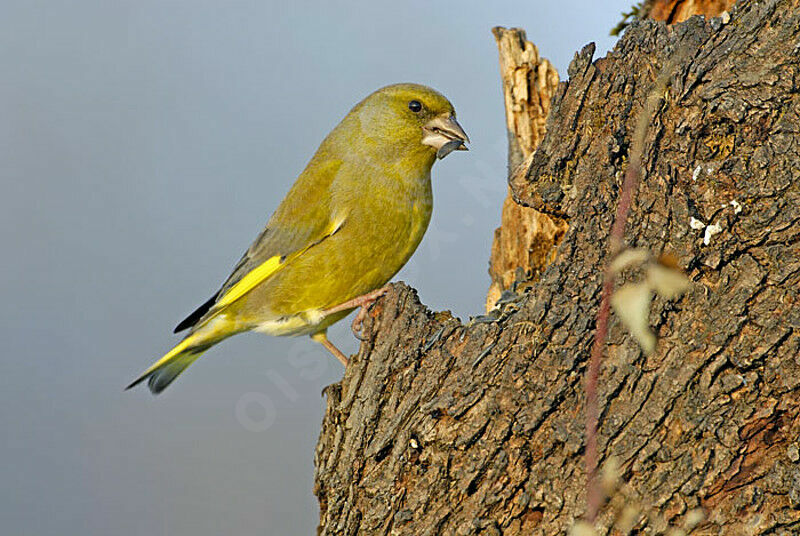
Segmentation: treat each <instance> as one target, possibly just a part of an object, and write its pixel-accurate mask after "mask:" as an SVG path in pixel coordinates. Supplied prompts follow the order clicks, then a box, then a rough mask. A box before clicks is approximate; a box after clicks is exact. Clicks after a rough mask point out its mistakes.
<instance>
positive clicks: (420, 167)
mask: <svg viewBox="0 0 800 536" xmlns="http://www.w3.org/2000/svg"><path fill="white" fill-rule="evenodd" d="M468 141H469V138H468V137H467V134H466V133H465V132H464V130H463V129H462V128H461V126H460V125H459V124H458V122H457V121H456V113H455V110H454V109H453V105H452V104H450V101H448V100H447V99H446V98H445V97H444V96H443V95H442V94H440V93H439V92H437V91H435V90H433V89H431V88H429V87H426V86H422V85H417V84H396V85H391V86H387V87H384V88H382V89H379V90H377V91H375V92H374V93H372V94H371V95H369V96H368V97H366V98H365V99H364V100H362V101H361V102H360V103H358V104H357V105H356V106H355V107H354V108H353V109H352V110H351V111H350V112H349V113H348V114H347V116H346V117H345V118H344V119H343V120H342V121H341V123H339V124H338V125H337V126H336V128H334V129H333V131H331V133H330V134H328V136H327V137H326V138H325V140H324V141H323V142H322V144H321V145H320V147H319V149H318V150H317V152H316V154H315V155H314V156H313V157H312V158H311V161H310V162H309V163H308V165H307V166H306V168H305V170H304V171H303V172H302V173H301V174H300V176H299V177H298V178H297V180H296V181H295V183H294V185H293V186H292V188H291V189H290V190H289V193H288V194H286V197H285V198H284V199H283V201H282V202H281V204H280V206H278V209H277V210H276V211H275V213H274V214H273V215H272V217H271V218H270V220H269V222H268V223H267V226H266V227H265V228H264V230H263V231H262V232H261V234H260V235H259V236H258V238H257V239H256V240H255V242H253V244H252V245H251V246H250V248H249V249H248V250H247V251H246V252H245V254H244V256H243V257H242V258H241V260H240V261H239V263H238V264H237V265H236V267H235V268H234V269H233V273H231V275H230V276H229V277H228V279H227V280H226V281H225V283H224V284H223V285H222V287H221V288H220V289H219V291H217V292H216V293H215V294H214V295H213V296H212V297H211V299H209V300H208V301H207V302H206V303H204V304H203V305H201V306H200V307H199V308H198V309H197V310H196V311H194V312H193V313H192V314H190V315H189V316H188V317H187V318H186V319H185V320H183V321H182V322H181V323H180V324H178V326H177V327H176V328H175V332H176V333H177V332H179V331H183V330H186V329H188V330H189V331H188V335H186V337H185V338H184V339H183V340H182V341H181V342H180V343H179V344H178V345H177V346H175V347H174V348H173V349H172V350H170V351H169V352H168V353H167V354H166V355H165V356H164V357H162V358H161V359H160V360H158V361H157V362H156V363H154V364H153V365H152V366H151V367H150V368H148V369H147V370H146V371H145V372H144V373H143V374H142V375H141V376H140V377H139V378H138V379H137V380H136V381H134V382H133V383H131V384H130V385H129V386H128V388H131V387H133V386H135V385H137V384H139V383H140V382H142V381H144V380H148V385H149V387H150V390H151V391H152V392H153V393H160V392H161V391H163V390H164V389H165V388H166V387H167V386H168V385H169V384H170V383H171V382H172V381H173V380H174V379H175V378H176V377H177V376H178V375H179V374H180V373H181V372H183V371H184V370H185V369H186V367H188V366H189V365H191V364H192V363H193V362H194V361H195V360H196V359H197V358H199V357H200V356H201V355H202V353H203V352H204V351H205V350H207V349H208V348H210V347H211V346H213V345H215V344H217V343H218V342H220V341H222V340H224V339H226V338H228V337H230V336H232V335H236V334H237V333H241V332H244V331H259V332H263V333H267V334H270V335H310V336H311V338H312V339H314V340H315V341H317V342H320V343H321V344H323V345H324V346H325V347H326V348H327V349H328V350H330V351H331V353H333V354H334V355H335V356H336V357H337V358H338V359H339V360H340V361H341V362H342V363H343V364H344V365H347V358H346V357H345V356H344V354H342V352H341V351H339V350H338V349H337V348H336V347H335V346H334V345H333V344H332V343H331V342H330V341H329V340H328V339H327V337H326V330H327V328H328V326H330V325H331V324H333V323H334V322H336V321H338V320H340V319H342V318H343V317H344V316H346V315H347V314H348V313H350V312H351V311H353V310H354V309H355V308H357V307H361V311H360V312H359V315H358V316H357V317H356V320H355V321H354V330H357V328H358V327H359V325H360V321H361V319H362V317H363V314H364V312H365V310H366V307H367V306H368V305H369V304H370V303H371V302H372V301H374V300H375V299H376V298H377V297H378V296H379V295H380V294H381V293H382V292H383V288H382V287H383V286H384V285H385V284H386V283H387V282H388V281H389V280H390V279H391V278H392V276H394V274H396V273H397V272H398V271H399V270H400V268H402V267H403V265H405V263H406V262H407V261H408V259H409V258H410V257H411V255H412V253H414V250H415V249H416V248H417V246H418V245H419V243H420V240H422V236H423V234H424V233H425V230H426V229H427V227H428V222H429V221H430V218H431V210H432V206H433V197H432V195H431V167H432V166H433V163H434V162H435V161H436V159H437V157H438V158H444V157H445V156H446V155H447V154H449V153H450V152H452V151H454V150H466V146H465V145H464V144H465V143H466V142H468Z"/></svg>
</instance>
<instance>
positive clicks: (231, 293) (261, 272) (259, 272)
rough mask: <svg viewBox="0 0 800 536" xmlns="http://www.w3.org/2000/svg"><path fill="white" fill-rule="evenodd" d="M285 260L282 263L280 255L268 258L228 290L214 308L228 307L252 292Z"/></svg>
mask: <svg viewBox="0 0 800 536" xmlns="http://www.w3.org/2000/svg"><path fill="white" fill-rule="evenodd" d="M285 260H286V259H283V261H282V260H281V256H280V255H275V256H274V257H270V258H269V259H267V260H266V261H264V262H262V263H261V264H259V265H258V266H256V267H255V268H253V269H252V270H250V271H249V272H248V273H247V275H245V276H244V277H243V278H242V279H241V280H240V281H239V282H237V283H236V284H235V285H233V286H232V287H231V288H230V290H228V292H226V293H225V295H223V296H222V297H221V298H220V300H219V301H218V302H217V303H215V304H214V308H215V309H218V308H220V307H225V306H226V305H230V304H231V303H233V302H235V301H236V300H238V299H239V298H241V297H242V296H244V295H245V294H247V293H248V292H250V291H251V290H253V288H254V287H255V286H256V285H258V284H259V283H261V282H262V281H264V280H265V279H266V278H268V277H269V276H271V275H272V274H273V273H275V272H276V271H277V270H278V269H279V268H280V267H281V265H283V263H284V262H285Z"/></svg>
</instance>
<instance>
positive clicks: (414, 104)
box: [408, 100, 422, 113]
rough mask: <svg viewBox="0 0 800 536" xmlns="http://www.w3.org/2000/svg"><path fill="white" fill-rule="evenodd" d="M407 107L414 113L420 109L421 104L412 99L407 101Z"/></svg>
mask: <svg viewBox="0 0 800 536" xmlns="http://www.w3.org/2000/svg"><path fill="white" fill-rule="evenodd" d="M408 109H409V110H411V111H412V112H414V113H417V112H419V111H420V110H422V104H421V103H420V102H419V101H418V100H412V101H411V102H409V103H408Z"/></svg>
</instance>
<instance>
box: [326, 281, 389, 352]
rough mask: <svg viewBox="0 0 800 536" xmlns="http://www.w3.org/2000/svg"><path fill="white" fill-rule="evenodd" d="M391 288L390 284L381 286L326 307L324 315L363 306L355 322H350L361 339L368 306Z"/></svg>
mask: <svg viewBox="0 0 800 536" xmlns="http://www.w3.org/2000/svg"><path fill="white" fill-rule="evenodd" d="M388 290H389V286H388V285H387V286H385V287H381V288H379V289H377V290H373V291H372V292H368V293H366V294H362V295H361V296H358V297H357V298H353V299H352V300H348V301H346V302H344V303H340V304H339V305H337V306H335V307H331V308H330V309H326V310H325V311H323V312H322V314H323V316H328V315H329V314H332V313H338V312H339V311H345V310H347V309H353V308H355V307H361V309H360V310H359V311H358V314H357V315H356V317H355V318H354V319H353V323H352V324H350V329H351V330H353V335H355V336H356V338H357V339H359V340H361V335H360V333H361V324H363V322H364V319H365V318H366V317H367V308H368V307H369V306H370V305H372V304H373V303H374V302H375V300H377V299H378V298H380V297H381V296H383V295H384V294H386V292H387V291H388Z"/></svg>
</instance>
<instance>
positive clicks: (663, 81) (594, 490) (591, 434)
mask: <svg viewBox="0 0 800 536" xmlns="http://www.w3.org/2000/svg"><path fill="white" fill-rule="evenodd" d="M673 70H674V61H670V62H668V63H667V64H666V65H664V67H663V68H662V69H661V73H660V75H659V77H658V79H657V80H656V82H655V84H654V85H653V90H652V91H651V92H650V94H649V95H648V97H647V101H646V102H645V106H644V109H643V110H642V112H641V113H640V114H639V118H638V120H637V122H636V129H635V130H634V133H633V142H632V144H631V152H630V161H629V162H628V168H627V169H626V170H625V179H624V180H623V183H622V190H621V191H620V195H619V201H618V202H617V212H616V214H615V216H614V224H613V226H612V227H611V235H610V237H609V244H608V257H607V262H606V268H605V275H604V277H603V288H602V295H601V297H600V308H599V309H598V311H597V321H596V323H595V335H594V342H593V343H592V353H591V355H590V357H589V365H588V367H587V368H586V432H585V434H586V520H587V521H588V522H589V523H594V521H595V519H597V513H598V512H599V511H600V506H601V504H602V502H603V489H602V486H601V483H600V482H599V480H598V478H597V469H598V464H599V454H598V449H597V421H598V415H599V411H598V407H597V385H598V380H599V376H600V364H601V361H602V359H603V349H604V348H605V343H606V337H607V336H608V322H609V317H610V313H611V295H612V293H613V291H614V272H613V271H612V270H611V261H612V260H613V259H614V257H615V256H616V255H617V254H618V253H619V252H620V251H621V250H622V248H623V245H624V239H625V224H626V222H627V220H628V212H630V208H631V204H632V202H633V194H634V193H635V192H636V191H637V190H638V188H639V180H640V178H641V171H642V155H643V153H644V142H645V139H646V137H647V128H648V126H649V123H650V118H651V117H653V115H654V114H655V111H656V109H657V108H658V106H660V105H661V101H662V99H663V97H664V94H665V92H666V89H667V86H668V84H669V79H670V76H671V74H672V72H673Z"/></svg>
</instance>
